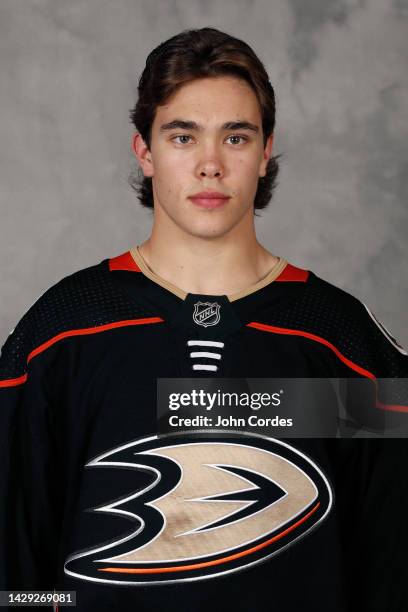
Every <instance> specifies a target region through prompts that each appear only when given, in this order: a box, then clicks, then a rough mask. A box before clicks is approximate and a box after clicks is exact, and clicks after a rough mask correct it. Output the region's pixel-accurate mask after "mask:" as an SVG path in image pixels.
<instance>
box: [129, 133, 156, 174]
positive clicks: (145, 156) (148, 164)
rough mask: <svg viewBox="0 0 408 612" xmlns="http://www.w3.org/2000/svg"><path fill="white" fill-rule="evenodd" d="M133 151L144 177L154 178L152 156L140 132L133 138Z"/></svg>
mask: <svg viewBox="0 0 408 612" xmlns="http://www.w3.org/2000/svg"><path fill="white" fill-rule="evenodd" d="M132 151H133V153H134V154H135V155H136V157H137V160H138V162H139V164H140V166H141V168H142V170H143V174H144V176H153V162H152V155H151V153H150V151H149V148H148V146H147V145H146V143H145V141H144V140H143V138H142V137H141V135H140V134H139V132H135V133H134V134H133V136H132Z"/></svg>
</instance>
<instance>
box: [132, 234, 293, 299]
mask: <svg viewBox="0 0 408 612" xmlns="http://www.w3.org/2000/svg"><path fill="white" fill-rule="evenodd" d="M129 252H130V254H131V256H132V257H133V259H134V261H135V263H136V265H137V266H138V267H139V268H140V270H141V272H142V273H143V274H144V275H145V276H147V277H148V278H150V279H151V280H152V281H153V282H155V283H157V284H158V285H161V286H162V287H164V288H165V289H167V290H168V291H171V292H172V293H174V294H175V295H177V296H178V297H179V298H181V299H182V300H185V299H186V297H187V292H186V291H184V290H183V289H180V287H177V286H176V285H173V283H170V282H169V281H167V280H166V279H164V278H162V277H161V276H159V275H158V274H156V272H154V271H153V270H152V269H151V268H150V266H149V265H148V263H147V261H146V260H145V259H144V257H143V255H142V253H141V251H140V248H139V245H135V246H134V247H132V248H131V249H130V251H129ZM287 264H288V262H287V260H286V259H285V258H284V257H278V261H277V262H276V263H275V264H274V265H273V266H272V268H271V269H270V270H269V272H268V273H267V274H266V276H264V277H263V278H261V279H260V280H259V281H257V282H256V283H254V284H252V285H249V287H247V288H246V289H242V290H241V291H236V292H235V293H231V294H230V295H227V298H228V299H229V301H230V302H233V301H234V300H238V299H240V298H242V297H245V296H246V295H250V294H251V293H255V291H258V290H259V289H262V288H263V287H266V285H269V283H272V282H273V281H274V280H276V279H277V278H278V276H279V275H280V274H281V273H282V272H283V270H284V269H285V268H286V266H287Z"/></svg>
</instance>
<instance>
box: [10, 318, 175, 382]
mask: <svg viewBox="0 0 408 612" xmlns="http://www.w3.org/2000/svg"><path fill="white" fill-rule="evenodd" d="M163 322H164V319H161V318H160V317H147V318H143V319H127V320H124V321H115V322H114V323H107V324H106V325H98V326H97V327H84V328H82V329H70V330H69V331H65V332H61V333H60V334H57V335H56V336H54V337H53V338H50V339H49V340H47V341H46V342H43V344H40V345H39V346H37V348H35V349H34V350H32V351H31V353H30V354H29V355H28V357H27V364H28V363H29V362H30V361H31V359H33V357H35V356H36V355H39V354H40V353H42V352H43V351H45V350H46V349H47V348H49V347H50V346H52V345H53V344H55V343H56V342H59V341H60V340H62V339H63V338H68V337H70V336H84V335H88V334H96V333H98V332H103V331H106V330H109V329H115V328H116V327H125V326H129V325H147V324H149V323H163ZM26 379H27V374H24V375H23V376H20V377H18V378H10V379H6V380H0V387H11V386H13V385H19V384H22V383H24V382H25V381H26Z"/></svg>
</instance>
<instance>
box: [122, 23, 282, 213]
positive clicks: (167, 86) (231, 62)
mask: <svg viewBox="0 0 408 612" xmlns="http://www.w3.org/2000/svg"><path fill="white" fill-rule="evenodd" d="M217 76H235V77H237V78H241V79H244V80H245V81H246V82H247V83H248V84H249V85H250V86H251V87H252V89H253V91H254V92H255V94H256V96H257V98H258V101H259V104H260V107H261V113H262V129H263V136H264V147H265V145H266V141H267V138H268V136H269V135H270V134H272V133H273V130H274V127H275V93H274V90H273V87H272V85H271V83H270V81H269V77H268V74H267V72H266V70H265V67H264V65H263V64H262V62H261V61H260V59H259V58H258V57H257V55H256V54H255V53H254V51H253V50H252V49H251V47H250V46H249V45H247V44H246V43H245V42H243V41H242V40H239V39H238V38H234V37H233V36H230V35H229V34H226V33H225V32H221V31H220V30H217V29H215V28H201V29H199V30H183V31H182V32H180V33H179V34H177V35H175V36H173V37H172V38H169V39H168V40H166V41H165V42H163V43H161V44H160V45H159V46H158V47H156V48H155V49H153V51H152V52H151V53H150V54H149V55H148V57H147V60H146V66H145V68H144V70H143V73H142V75H141V77H140V79H139V85H138V100H137V102H136V104H135V106H134V108H132V109H131V111H130V120H131V122H132V123H133V125H134V126H135V128H136V130H137V131H138V132H139V134H140V135H141V136H142V138H143V140H144V142H145V143H146V145H147V146H148V148H149V149H150V146H151V128H152V124H153V121H154V117H155V113H156V108H157V106H159V105H162V104H165V103H166V101H167V100H168V99H169V98H170V96H172V95H173V94H174V93H175V92H176V91H177V90H179V89H180V88H181V87H182V86H183V85H185V84H186V83H189V82H191V81H193V80H196V79H200V78H205V77H217ZM279 157H281V155H277V156H271V158H270V159H269V161H268V164H267V167H266V175H265V176H264V177H260V178H259V180H258V189H257V192H256V195H255V199H254V214H255V215H256V212H255V209H258V210H260V209H263V208H265V207H266V206H267V205H268V203H269V201H270V199H271V197H272V192H273V189H274V188H275V187H276V184H277V183H276V177H277V174H278V171H279V164H278V158H279ZM129 184H130V186H131V187H132V189H134V190H135V191H136V193H137V195H138V199H139V200H140V202H141V204H142V205H143V206H146V207H147V208H150V209H152V208H153V190H152V178H151V177H145V176H143V173H142V172H141V170H140V169H138V172H137V174H136V176H135V175H134V173H131V175H130V177H129Z"/></svg>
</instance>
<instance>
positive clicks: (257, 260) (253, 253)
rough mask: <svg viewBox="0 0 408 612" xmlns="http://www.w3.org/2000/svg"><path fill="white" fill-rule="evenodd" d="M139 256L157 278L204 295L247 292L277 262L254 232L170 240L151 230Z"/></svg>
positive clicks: (187, 291)
mask: <svg viewBox="0 0 408 612" xmlns="http://www.w3.org/2000/svg"><path fill="white" fill-rule="evenodd" d="M139 253H140V254H141V256H142V257H143V259H144V260H145V262H146V263H147V265H148V266H149V268H150V269H151V270H152V271H153V272H154V273H155V274H157V275H158V276H160V277H161V278H163V279H165V280H166V281H168V282H170V283H172V284H173V285H175V286H176V287H179V288H180V289H183V290H184V291H185V292H186V293H195V294H201V295H230V294H233V293H236V292H239V291H243V290H245V289H247V288H248V287H249V286H251V285H253V284H255V283H257V282H258V281H259V280H261V279H262V278H264V277H265V276H266V275H267V274H268V273H269V272H270V270H271V269H272V268H273V267H274V266H275V265H276V263H277V262H278V259H279V258H278V257H276V256H275V255H273V254H272V253H270V252H269V251H267V249H265V248H264V247H263V246H262V245H261V244H260V243H259V242H258V241H257V239H256V236H255V233H253V234H252V235H250V236H248V235H247V236H246V237H245V240H237V237H236V236H229V237H222V238H219V239H217V238H211V239H209V238H206V239H203V238H197V237H195V236H187V237H185V239H184V240H181V239H180V237H179V239H178V240H174V241H173V240H171V239H169V238H168V237H162V236H161V235H160V232H155V231H152V234H151V236H150V238H149V239H148V240H146V241H145V242H143V243H142V244H141V245H140V248H139Z"/></svg>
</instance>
